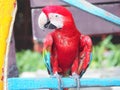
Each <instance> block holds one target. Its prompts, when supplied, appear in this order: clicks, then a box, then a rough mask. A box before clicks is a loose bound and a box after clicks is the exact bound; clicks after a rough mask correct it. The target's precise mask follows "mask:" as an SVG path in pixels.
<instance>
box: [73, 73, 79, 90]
mask: <svg viewBox="0 0 120 90" xmlns="http://www.w3.org/2000/svg"><path fill="white" fill-rule="evenodd" d="M71 77H72V78H74V79H75V81H76V84H77V90H80V80H79V79H80V76H79V75H78V74H77V73H72V76H71Z"/></svg>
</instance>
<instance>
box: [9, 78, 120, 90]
mask: <svg viewBox="0 0 120 90" xmlns="http://www.w3.org/2000/svg"><path fill="white" fill-rule="evenodd" d="M61 83H62V85H61V87H62V88H75V87H76V83H75V80H74V79H73V78H68V77H66V78H62V81H61ZM80 86H81V87H111V86H120V78H119V79H118V78H89V79H87V78H83V79H80ZM8 88H9V89H8V90H33V89H42V88H44V89H45V88H46V89H47V88H58V81H57V79H56V78H36V79H35V78H9V79H8Z"/></svg>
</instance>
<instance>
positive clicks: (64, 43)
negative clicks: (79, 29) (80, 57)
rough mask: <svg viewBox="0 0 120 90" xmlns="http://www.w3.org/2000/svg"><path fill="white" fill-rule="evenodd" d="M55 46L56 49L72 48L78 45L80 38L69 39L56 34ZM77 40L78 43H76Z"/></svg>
mask: <svg viewBox="0 0 120 90" xmlns="http://www.w3.org/2000/svg"><path fill="white" fill-rule="evenodd" d="M54 38H55V45H56V47H59V48H60V47H62V48H66V49H67V48H70V47H74V46H77V45H78V37H76V36H72V37H67V36H65V35H62V34H61V33H57V34H55V37H54ZM76 40H77V41H76Z"/></svg>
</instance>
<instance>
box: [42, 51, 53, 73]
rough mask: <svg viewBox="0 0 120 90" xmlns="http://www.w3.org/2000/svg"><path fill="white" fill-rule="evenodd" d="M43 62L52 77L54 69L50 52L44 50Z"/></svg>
mask: <svg viewBox="0 0 120 90" xmlns="http://www.w3.org/2000/svg"><path fill="white" fill-rule="evenodd" d="M43 60H44V63H45V65H46V67H47V70H48V72H49V74H50V75H52V68H51V63H50V52H49V51H47V50H43Z"/></svg>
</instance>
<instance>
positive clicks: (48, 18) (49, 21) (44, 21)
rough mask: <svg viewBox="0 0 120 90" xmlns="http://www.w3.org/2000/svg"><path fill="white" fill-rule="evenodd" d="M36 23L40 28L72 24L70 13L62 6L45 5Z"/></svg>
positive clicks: (56, 27) (55, 27)
mask: <svg viewBox="0 0 120 90" xmlns="http://www.w3.org/2000/svg"><path fill="white" fill-rule="evenodd" d="M38 25H39V27H40V28H41V29H45V28H48V29H57V30H59V29H61V28H65V27H69V28H70V27H71V26H74V20H73V17H72V14H71V13H70V12H69V11H68V10H67V9H66V8H64V7H63V6H58V5H53V6H46V7H44V8H43V9H42V12H41V14H40V15H39V17H38Z"/></svg>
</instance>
